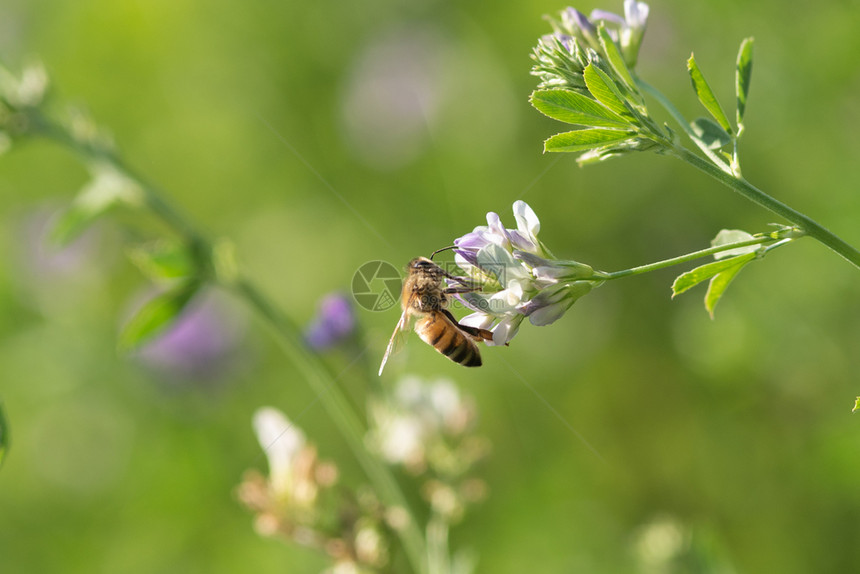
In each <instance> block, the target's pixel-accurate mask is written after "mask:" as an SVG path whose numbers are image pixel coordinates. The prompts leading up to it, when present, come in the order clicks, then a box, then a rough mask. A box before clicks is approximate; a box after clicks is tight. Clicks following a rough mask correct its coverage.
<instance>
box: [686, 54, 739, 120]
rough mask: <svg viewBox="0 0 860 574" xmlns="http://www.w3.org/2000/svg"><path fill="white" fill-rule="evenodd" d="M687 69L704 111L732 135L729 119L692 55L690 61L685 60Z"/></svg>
mask: <svg viewBox="0 0 860 574" xmlns="http://www.w3.org/2000/svg"><path fill="white" fill-rule="evenodd" d="M687 69H688V70H689V71H690V79H691V80H692V81H693V89H694V90H696V95H697V96H699V101H700V102H702V105H703V106H705V109H706V110H708V112H709V113H710V114H711V116H713V118H714V119H715V120H717V123H718V124H720V126H722V128H723V129H724V130H726V132H727V133H732V126H731V124H729V119H728V118H727V117H726V114H725V112H723V108H722V107H720V103H719V102H718V101H717V97H716V96H715V95H714V92H713V91H712V90H711V86H709V85H708V82H707V80H705V76H703V75H702V71H701V70H699V66H698V64H696V58H695V57H694V56H693V55H692V54H690V59H689V60H687Z"/></svg>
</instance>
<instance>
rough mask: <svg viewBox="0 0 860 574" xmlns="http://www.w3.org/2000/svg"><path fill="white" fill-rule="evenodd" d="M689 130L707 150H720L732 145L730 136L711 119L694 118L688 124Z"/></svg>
mask: <svg viewBox="0 0 860 574" xmlns="http://www.w3.org/2000/svg"><path fill="white" fill-rule="evenodd" d="M690 128H692V130H693V133H694V134H695V135H696V138H697V139H698V140H699V141H701V142H702V143H703V144H704V145H705V147H707V148H708V149H720V148H721V147H723V146H726V145H729V144H730V143H732V136H731V135H729V134H728V133H726V130H724V129H723V128H721V127H720V124H718V123H717V122H715V121H714V120H712V119H711V118H696V119H695V120H693V121H692V122H690Z"/></svg>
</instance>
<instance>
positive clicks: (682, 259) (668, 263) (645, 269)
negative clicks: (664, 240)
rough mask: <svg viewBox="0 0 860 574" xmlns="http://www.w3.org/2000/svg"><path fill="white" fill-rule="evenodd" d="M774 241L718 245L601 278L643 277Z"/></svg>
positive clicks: (605, 274)
mask: <svg viewBox="0 0 860 574" xmlns="http://www.w3.org/2000/svg"><path fill="white" fill-rule="evenodd" d="M774 241H777V240H776V239H774V238H773V237H756V238H755V239H748V240H747V241H738V242H735V243H727V244H725V245H717V246H716V247H709V248H707V249H701V250H699V251H693V252H692V253H687V254H685V255H681V256H678V257H673V258H672V259H664V260H663V261H657V262H656V263H649V264H648V265H640V266H639V267H632V268H630V269H624V270H621V271H614V272H611V273H605V272H601V273H600V275H599V277H600V278H601V279H605V280H607V281H608V280H610V279H620V278H621V277H630V276H632V275H642V274H643V273H649V272H651V271H657V270H658V269H665V268H666V267H672V266H673V265H680V264H682V263H688V262H690V261H694V260H696V259H701V258H702V257H707V256H709V255H713V254H714V253H719V252H721V251H728V250H729V249H737V248H738V247H748V246H750V245H762V244H764V243H772V242H774Z"/></svg>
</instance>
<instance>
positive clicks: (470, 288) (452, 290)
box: [443, 285, 481, 295]
mask: <svg viewBox="0 0 860 574" xmlns="http://www.w3.org/2000/svg"><path fill="white" fill-rule="evenodd" d="M480 290H481V286H480V285H463V286H462V287H447V288H445V289H443V292H444V293H445V294H446V295H456V294H457V293H474V292H475V291H480Z"/></svg>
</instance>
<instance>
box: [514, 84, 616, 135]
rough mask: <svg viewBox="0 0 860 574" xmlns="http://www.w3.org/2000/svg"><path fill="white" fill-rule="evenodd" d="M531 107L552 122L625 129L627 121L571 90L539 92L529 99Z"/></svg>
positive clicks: (598, 103)
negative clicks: (552, 120) (549, 118)
mask: <svg viewBox="0 0 860 574" xmlns="http://www.w3.org/2000/svg"><path fill="white" fill-rule="evenodd" d="M530 101H531V104H532V106H534V107H535V109H537V110H538V111H539V112H540V113H542V114H544V115H545V116H549V117H551V118H552V119H554V120H558V121H560V122H565V123H568V124H576V125H581V126H589V127H604V128H616V127H618V128H625V127H628V126H629V125H630V124H629V122H628V121H627V120H625V119H624V118H622V117H621V116H619V115H618V114H616V113H615V112H613V111H612V110H610V109H609V108H607V107H606V106H604V105H603V104H601V103H600V102H596V101H594V100H592V99H591V98H589V97H586V96H583V95H582V94H579V93H577V92H574V91H572V90H540V91H536V92H533V93H532V95H531V98H530Z"/></svg>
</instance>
